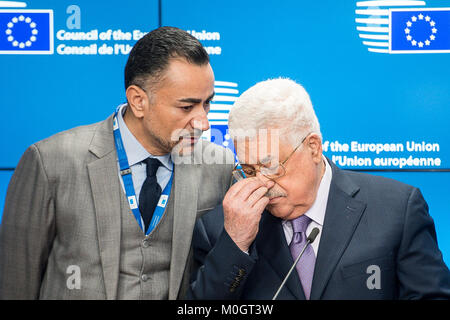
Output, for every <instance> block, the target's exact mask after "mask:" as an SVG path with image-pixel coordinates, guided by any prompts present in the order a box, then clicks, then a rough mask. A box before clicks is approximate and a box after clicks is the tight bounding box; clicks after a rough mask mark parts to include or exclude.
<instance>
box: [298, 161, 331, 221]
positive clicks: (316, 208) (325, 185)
mask: <svg viewBox="0 0 450 320" xmlns="http://www.w3.org/2000/svg"><path fill="white" fill-rule="evenodd" d="M322 157H323V162H324V164H325V173H324V174H323V177H322V180H320V185H319V190H318V191H317V196H316V200H315V201H314V203H313V205H312V206H311V208H309V210H308V211H306V212H305V215H307V216H308V217H309V218H311V220H312V221H314V222H316V223H317V224H319V225H321V226H323V221H324V219H325V212H326V210H327V203H328V193H329V192H330V185H331V178H332V175H333V173H332V171H331V166H330V164H329V163H328V161H327V159H326V158H325V156H322Z"/></svg>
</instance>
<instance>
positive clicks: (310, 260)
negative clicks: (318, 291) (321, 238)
mask: <svg viewBox="0 0 450 320" xmlns="http://www.w3.org/2000/svg"><path fill="white" fill-rule="evenodd" d="M291 222H292V227H293V229H294V236H293V238H292V242H291V244H290V245H289V249H290V250H291V254H292V258H293V259H294V260H295V259H297V257H298V255H299V254H300V252H301V251H302V249H303V247H304V246H305V244H306V238H307V236H306V228H307V227H308V224H309V223H310V222H311V219H310V218H309V217H307V216H305V215H302V216H300V217H298V218H296V219H294V220H292V221H291ZM315 263H316V256H315V255H314V250H313V248H312V247H311V245H310V244H308V246H307V247H306V249H305V252H304V253H303V256H302V257H301V258H300V260H299V261H298V263H297V265H296V269H297V273H298V276H299V277H300V281H301V283H302V287H303V292H304V293H305V297H306V299H307V300H309V297H310V294H311V285H312V279H313V275H314V265H315Z"/></svg>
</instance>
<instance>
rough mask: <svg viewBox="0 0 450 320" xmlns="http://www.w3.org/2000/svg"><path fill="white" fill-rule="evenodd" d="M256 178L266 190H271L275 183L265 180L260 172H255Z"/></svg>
mask: <svg viewBox="0 0 450 320" xmlns="http://www.w3.org/2000/svg"><path fill="white" fill-rule="evenodd" d="M256 177H257V178H258V179H259V180H260V181H261V182H262V183H264V184H265V185H266V187H267V188H268V189H270V188H272V187H273V186H274V185H275V181H273V180H271V179H269V178H267V177H266V176H265V175H263V174H261V172H259V171H258V172H256Z"/></svg>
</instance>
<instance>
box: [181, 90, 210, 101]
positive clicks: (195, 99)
mask: <svg viewBox="0 0 450 320" xmlns="http://www.w3.org/2000/svg"><path fill="white" fill-rule="evenodd" d="M215 94H216V93H215V92H213V93H212V94H211V95H210V96H209V97H208V98H207V99H206V101H211V100H212V99H213V98H214V95H215ZM178 102H187V103H192V104H198V103H201V102H202V99H197V98H184V99H179V100H178Z"/></svg>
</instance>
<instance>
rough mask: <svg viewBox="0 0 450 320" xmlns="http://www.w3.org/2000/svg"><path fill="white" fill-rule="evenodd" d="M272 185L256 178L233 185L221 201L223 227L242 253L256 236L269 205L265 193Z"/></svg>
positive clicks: (271, 182) (270, 182)
mask: <svg viewBox="0 0 450 320" xmlns="http://www.w3.org/2000/svg"><path fill="white" fill-rule="evenodd" d="M273 185H274V182H273V181H268V182H266V183H264V182H263V181H261V180H259V179H258V178H257V177H254V178H248V179H244V180H241V181H239V182H237V183H235V184H234V185H233V186H232V187H231V188H230V189H229V190H228V192H227V193H226V195H225V197H224V199H223V203H222V204H223V213H224V227H225V230H226V231H227V233H228V234H229V236H230V237H231V239H232V240H233V241H234V243H236V245H237V246H238V247H239V248H240V249H241V250H242V251H248V248H249V247H250V245H251V244H252V242H253V240H255V238H256V235H257V234H258V228H259V220H260V219H261V214H262V212H263V211H264V208H265V207H266V206H267V204H268V203H269V198H268V197H266V196H265V194H266V192H267V191H268V190H269V189H270V188H271V187H272V186H273Z"/></svg>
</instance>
